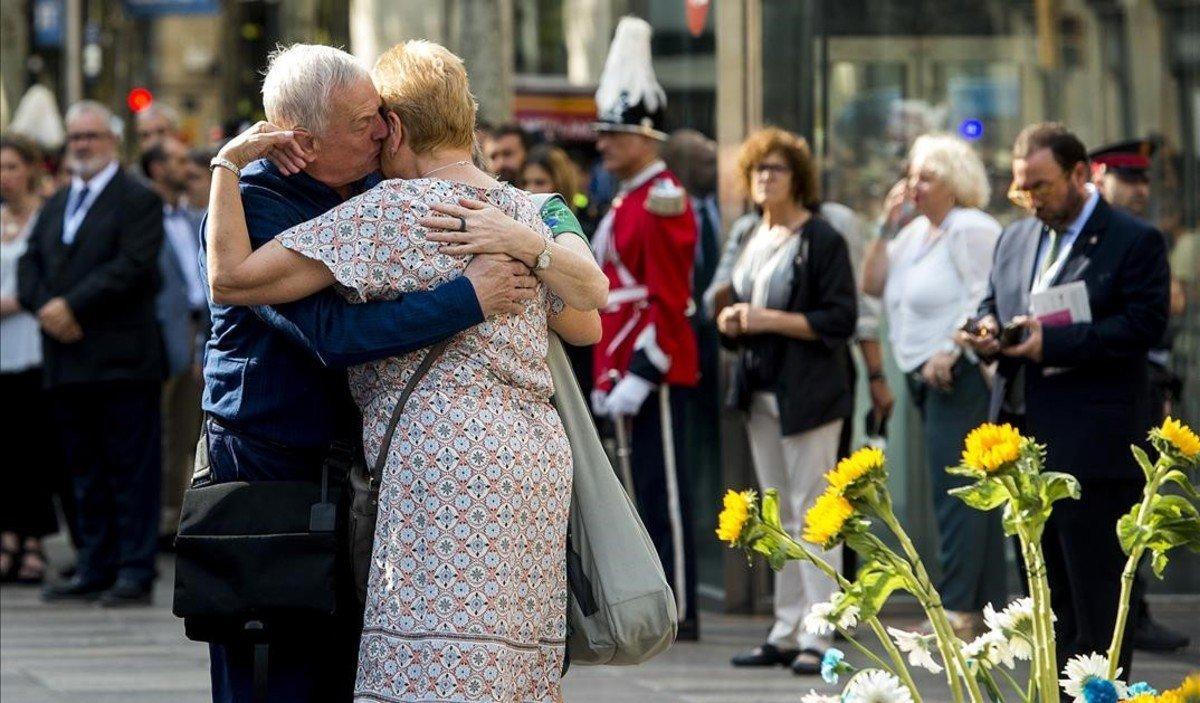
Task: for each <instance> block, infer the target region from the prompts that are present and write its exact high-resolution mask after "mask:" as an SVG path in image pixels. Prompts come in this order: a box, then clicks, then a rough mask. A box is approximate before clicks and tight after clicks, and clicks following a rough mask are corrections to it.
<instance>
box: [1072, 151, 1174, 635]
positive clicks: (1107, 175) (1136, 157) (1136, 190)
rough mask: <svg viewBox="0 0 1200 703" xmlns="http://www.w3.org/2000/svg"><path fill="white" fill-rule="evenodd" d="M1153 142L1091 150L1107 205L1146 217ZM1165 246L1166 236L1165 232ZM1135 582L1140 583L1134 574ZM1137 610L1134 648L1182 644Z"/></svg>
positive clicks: (1169, 389)
mask: <svg viewBox="0 0 1200 703" xmlns="http://www.w3.org/2000/svg"><path fill="white" fill-rule="evenodd" d="M1156 147H1157V144H1156V143H1155V141H1154V140H1152V139H1134V140H1131V141H1127V142H1120V143H1118V144H1109V145H1107V146H1103V147H1100V148H1099V149H1095V150H1093V151H1092V152H1091V153H1090V154H1088V156H1089V157H1091V160H1092V183H1094V184H1095V185H1096V188H1098V189H1099V190H1100V194H1101V195H1102V196H1104V199H1105V200H1107V201H1108V202H1110V203H1112V206H1113V207H1115V208H1117V209H1119V210H1124V211H1125V212H1128V213H1129V214H1130V215H1133V216H1134V217H1140V218H1142V219H1149V215H1150V213H1149V210H1150V159H1151V157H1153V156H1154V151H1155V148H1156ZM1166 241H1167V249H1168V250H1170V247H1171V242H1170V237H1166ZM1177 301H1178V302H1182V301H1183V291H1182V290H1181V289H1180V286H1179V282H1178V281H1176V280H1174V279H1172V280H1171V303H1172V305H1171V315H1172V316H1177V315H1181V314H1182V313H1183V306H1182V305H1177ZM1173 337H1174V333H1173V330H1171V329H1170V328H1168V329H1167V331H1166V333H1165V334H1163V337H1162V339H1161V340H1159V343H1158V344H1156V345H1154V348H1152V349H1151V350H1150V354H1149V356H1148V357H1147V360H1148V363H1149V364H1150V367H1149V369H1150V408H1151V412H1152V413H1154V417H1155V420H1157V421H1161V420H1162V419H1163V418H1165V417H1166V416H1167V415H1169V414H1170V406H1171V403H1172V402H1173V401H1174V400H1178V397H1179V392H1180V386H1181V384H1182V379H1180V378H1179V377H1178V376H1176V375H1175V374H1174V373H1173V372H1172V371H1171V346H1172V342H1173ZM1138 580H1139V585H1141V583H1144V579H1143V577H1142V576H1141V574H1140V573H1139V574H1138ZM1133 608H1134V609H1135V610H1137V611H1138V614H1139V616H1140V617H1139V618H1138V625H1137V628H1136V629H1134V631H1133V648H1134V649H1140V650H1145V651H1150V652H1171V651H1174V650H1177V649H1182V648H1184V647H1186V646H1188V644H1189V643H1190V642H1191V639H1190V638H1189V637H1188V636H1187V635H1185V634H1183V633H1182V632H1177V631H1175V630H1172V629H1171V628H1169V627H1167V626H1166V625H1163V624H1162V623H1160V622H1157V621H1155V620H1154V619H1153V618H1151V617H1150V611H1149V606H1148V605H1147V604H1146V599H1145V597H1144V594H1143V597H1142V598H1139V599H1138V600H1137V602H1135V603H1134V604H1133Z"/></svg>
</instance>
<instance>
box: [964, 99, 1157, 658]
mask: <svg viewBox="0 0 1200 703" xmlns="http://www.w3.org/2000/svg"><path fill="white" fill-rule="evenodd" d="M1089 180H1090V172H1089V166H1088V158H1087V151H1086V149H1085V147H1084V146H1083V144H1082V143H1081V142H1080V141H1079V139H1078V138H1077V137H1075V135H1073V134H1071V133H1070V132H1068V131H1067V130H1066V129H1065V128H1063V127H1062V126H1061V125H1058V124H1053V123H1043V124H1035V125H1031V126H1030V127H1027V128H1026V129H1025V130H1023V131H1022V132H1021V134H1020V135H1019V136H1018V137H1017V140H1016V144H1015V145H1014V146H1013V185H1012V190H1011V191H1010V197H1012V198H1013V201H1014V202H1016V203H1017V204H1018V205H1021V206H1024V207H1026V208H1028V209H1032V210H1034V212H1035V214H1036V217H1029V218H1025V219H1022V220H1019V221H1017V222H1014V223H1013V224H1011V225H1009V226H1008V227H1007V228H1006V229H1005V230H1004V232H1003V234H1001V236H1000V240H999V242H998V243H997V245H996V254H995V258H994V261H993V264H992V273H991V282H990V291H989V293H988V296H987V297H986V298H985V299H984V301H983V303H982V304H981V306H980V309H979V316H980V326H981V328H982V329H983V332H982V333H981V334H980V335H979V336H972V337H967V336H966V335H964V341H966V342H968V343H971V344H972V345H973V346H974V347H975V349H976V350H977V351H978V352H979V353H980V354H982V355H984V356H987V357H991V356H997V357H998V358H999V366H998V373H997V377H996V383H995V385H994V388H993V391H992V402H991V418H992V420H1000V421H1008V422H1014V423H1016V424H1019V425H1021V426H1023V428H1024V431H1025V432H1026V433H1027V434H1028V435H1031V436H1033V437H1034V438H1036V439H1037V441H1038V442H1041V443H1044V444H1046V445H1047V456H1046V466H1047V469H1052V470H1057V471H1065V472H1067V473H1070V474H1072V475H1073V476H1075V477H1076V478H1077V479H1079V483H1080V486H1081V489H1082V495H1081V497H1080V499H1079V500H1078V501H1073V500H1066V501H1060V502H1059V503H1056V504H1055V506H1054V513H1053V515H1052V516H1051V518H1050V520H1049V522H1048V523H1047V525H1046V531H1045V534H1044V536H1043V539H1042V547H1043V550H1044V552H1045V556H1046V562H1047V564H1046V569H1047V577H1048V579H1049V582H1050V590H1051V593H1052V605H1053V607H1054V611H1055V613H1056V615H1057V616H1058V621H1057V623H1056V628H1055V629H1056V632H1057V640H1058V656H1059V659H1060V662H1059V664H1060V666H1061V664H1062V663H1063V662H1064V661H1065V660H1066V659H1067V658H1069V657H1071V656H1073V655H1075V654H1080V653H1090V652H1101V653H1103V652H1105V651H1106V650H1107V649H1108V644H1109V641H1110V639H1111V637H1112V630H1113V626H1114V623H1115V622H1116V610H1117V597H1118V593H1119V590H1120V574H1121V569H1122V567H1123V566H1124V563H1125V556H1124V554H1122V552H1121V549H1120V546H1119V545H1118V543H1117V537H1116V528H1115V525H1116V522H1117V519H1118V518H1119V517H1120V516H1121V515H1123V514H1124V513H1126V512H1128V511H1129V509H1130V507H1131V506H1133V505H1134V504H1135V503H1136V502H1137V501H1138V500H1139V498H1140V496H1141V488H1142V483H1143V479H1142V474H1141V471H1140V470H1139V469H1138V467H1137V465H1136V464H1135V463H1134V460H1133V458H1132V456H1131V455H1130V452H1129V445H1130V444H1135V443H1139V444H1140V443H1144V441H1145V437H1146V433H1147V431H1148V430H1149V429H1150V427H1151V425H1152V424H1153V419H1152V416H1151V412H1150V408H1149V404H1148V403H1147V400H1146V398H1147V394H1146V384H1147V377H1146V352H1147V350H1148V349H1149V348H1150V347H1151V345H1153V344H1154V343H1155V342H1156V341H1158V339H1159V338H1160V337H1161V336H1162V333H1163V328H1164V327H1165V325H1166V320H1167V302H1168V295H1169V294H1168V267H1167V258H1166V251H1165V248H1164V245H1163V239H1162V237H1161V236H1159V235H1158V234H1157V233H1156V232H1154V230H1153V228H1152V227H1151V226H1150V225H1148V224H1146V223H1145V222H1142V221H1141V220H1137V219H1135V218H1133V217H1130V216H1129V215H1127V214H1125V213H1123V212H1120V211H1118V210H1115V209H1113V208H1112V207H1110V206H1109V204H1108V203H1107V202H1105V201H1104V199H1103V198H1101V197H1100V195H1099V193H1097V192H1096V189H1095V187H1094V186H1093V185H1092V184H1091V183H1089ZM1074 281H1082V282H1083V284H1084V285H1085V286H1086V290H1087V298H1088V305H1089V308H1090V311H1091V321H1090V322H1079V321H1075V322H1072V323H1070V324H1061V325H1056V326H1051V325H1050V324H1045V325H1043V323H1042V322H1041V321H1039V320H1038V319H1036V318H1035V317H1032V316H1031V315H1029V313H1030V298H1031V295H1032V294H1033V293H1036V292H1038V291H1042V290H1046V289H1048V288H1051V287H1053V286H1061V285H1064V284H1068V283H1071V282H1074ZM1014 320H1015V321H1016V322H1018V323H1019V324H1020V325H1021V326H1023V327H1024V328H1025V329H1024V337H1023V339H1021V340H1019V341H1016V342H1015V343H1013V344H1009V345H1007V346H1004V345H1002V342H1001V341H1000V337H1001V334H1000V330H1001V324H1006V323H1009V322H1012V321H1014ZM1126 627H1127V628H1128V629H1129V630H1132V628H1133V627H1134V623H1127V625H1126ZM1124 642H1125V645H1124V647H1123V649H1122V652H1121V663H1120V665H1121V666H1122V668H1123V669H1124V671H1125V675H1126V676H1128V675H1129V665H1130V658H1131V649H1130V639H1129V638H1128V637H1126V638H1125V640H1124Z"/></svg>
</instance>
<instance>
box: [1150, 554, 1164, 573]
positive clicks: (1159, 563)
mask: <svg viewBox="0 0 1200 703" xmlns="http://www.w3.org/2000/svg"><path fill="white" fill-rule="evenodd" d="M1166 568H1167V553H1166V552H1153V553H1152V555H1151V557H1150V570H1151V571H1153V572H1154V575H1155V576H1156V577H1157V578H1160V579H1161V578H1162V577H1163V570H1164V569H1166Z"/></svg>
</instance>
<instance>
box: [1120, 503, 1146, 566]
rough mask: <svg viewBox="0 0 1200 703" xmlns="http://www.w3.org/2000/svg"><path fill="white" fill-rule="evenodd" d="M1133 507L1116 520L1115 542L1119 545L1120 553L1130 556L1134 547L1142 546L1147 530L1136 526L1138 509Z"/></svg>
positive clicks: (1136, 506) (1137, 506)
mask: <svg viewBox="0 0 1200 703" xmlns="http://www.w3.org/2000/svg"><path fill="white" fill-rule="evenodd" d="M1140 507H1141V506H1139V505H1135V506H1133V508H1131V509H1130V510H1129V512H1127V513H1125V514H1124V515H1122V516H1121V518H1120V519H1119V520H1117V540H1118V541H1119V542H1120V543H1121V551H1123V552H1125V554H1131V553H1132V552H1133V550H1134V548H1135V547H1138V546H1144V545H1145V543H1146V538H1147V537H1148V536H1149V530H1147V529H1146V528H1145V527H1143V526H1140V525H1138V524H1137V514H1138V509H1139V508H1140Z"/></svg>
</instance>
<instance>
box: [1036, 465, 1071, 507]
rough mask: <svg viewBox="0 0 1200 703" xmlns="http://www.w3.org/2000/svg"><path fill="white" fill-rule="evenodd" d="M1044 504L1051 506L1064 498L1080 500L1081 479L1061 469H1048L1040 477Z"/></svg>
mask: <svg viewBox="0 0 1200 703" xmlns="http://www.w3.org/2000/svg"><path fill="white" fill-rule="evenodd" d="M1040 482H1041V486H1040V491H1039V492H1040V494H1041V496H1042V501H1043V505H1045V506H1050V505H1053V504H1054V503H1055V502H1056V501H1059V500H1062V499H1063V498H1074V499H1075V500H1079V479H1077V478H1075V477H1074V476H1072V475H1071V474H1064V473H1062V472H1061V471H1047V472H1045V473H1043V474H1042V475H1041V477H1040Z"/></svg>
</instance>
